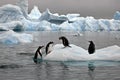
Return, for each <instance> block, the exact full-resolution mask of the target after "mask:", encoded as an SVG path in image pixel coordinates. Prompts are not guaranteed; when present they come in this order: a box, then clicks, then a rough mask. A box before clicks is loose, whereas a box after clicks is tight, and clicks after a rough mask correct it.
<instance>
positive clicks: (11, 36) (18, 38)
mask: <svg viewBox="0 0 120 80" xmlns="http://www.w3.org/2000/svg"><path fill="white" fill-rule="evenodd" d="M32 41H33V36H32V35H30V34H26V33H16V32H14V31H12V30H10V31H7V32H4V33H2V34H0V43H2V44H19V43H30V42H32Z"/></svg>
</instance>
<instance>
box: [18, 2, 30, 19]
mask: <svg viewBox="0 0 120 80" xmlns="http://www.w3.org/2000/svg"><path fill="white" fill-rule="evenodd" d="M17 6H19V7H20V9H21V11H22V13H23V15H24V17H25V18H28V0H19V1H18V3H17Z"/></svg>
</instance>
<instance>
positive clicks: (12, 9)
mask: <svg viewBox="0 0 120 80" xmlns="http://www.w3.org/2000/svg"><path fill="white" fill-rule="evenodd" d="M23 18H24V16H23V13H22V11H21V9H20V8H19V7H18V6H16V5H11V4H8V5H4V6H2V7H0V23H5V22H11V21H15V20H17V21H18V20H21V19H23Z"/></svg>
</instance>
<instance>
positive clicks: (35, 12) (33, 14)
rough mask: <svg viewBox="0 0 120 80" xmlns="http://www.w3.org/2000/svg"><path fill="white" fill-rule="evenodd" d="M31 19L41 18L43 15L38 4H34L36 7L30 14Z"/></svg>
mask: <svg viewBox="0 0 120 80" xmlns="http://www.w3.org/2000/svg"><path fill="white" fill-rule="evenodd" d="M28 16H29V17H30V19H39V18H40V17H41V13H40V11H39V9H38V7H37V6H34V8H33V9H32V10H31V12H30V14H29V15H28Z"/></svg>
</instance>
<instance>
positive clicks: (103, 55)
mask: <svg viewBox="0 0 120 80" xmlns="http://www.w3.org/2000/svg"><path fill="white" fill-rule="evenodd" d="M70 46H71V48H70V47H66V48H64V46H63V45H62V44H56V45H55V46H54V49H53V51H52V52H51V53H49V54H48V55H47V56H45V57H44V58H43V60H48V61H86V60H112V61H119V60H120V47H119V46H117V45H114V46H109V47H106V48H102V49H98V50H96V52H95V53H94V54H89V53H88V51H87V50H85V49H83V48H81V47H79V46H76V45H73V44H71V45H70Z"/></svg>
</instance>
